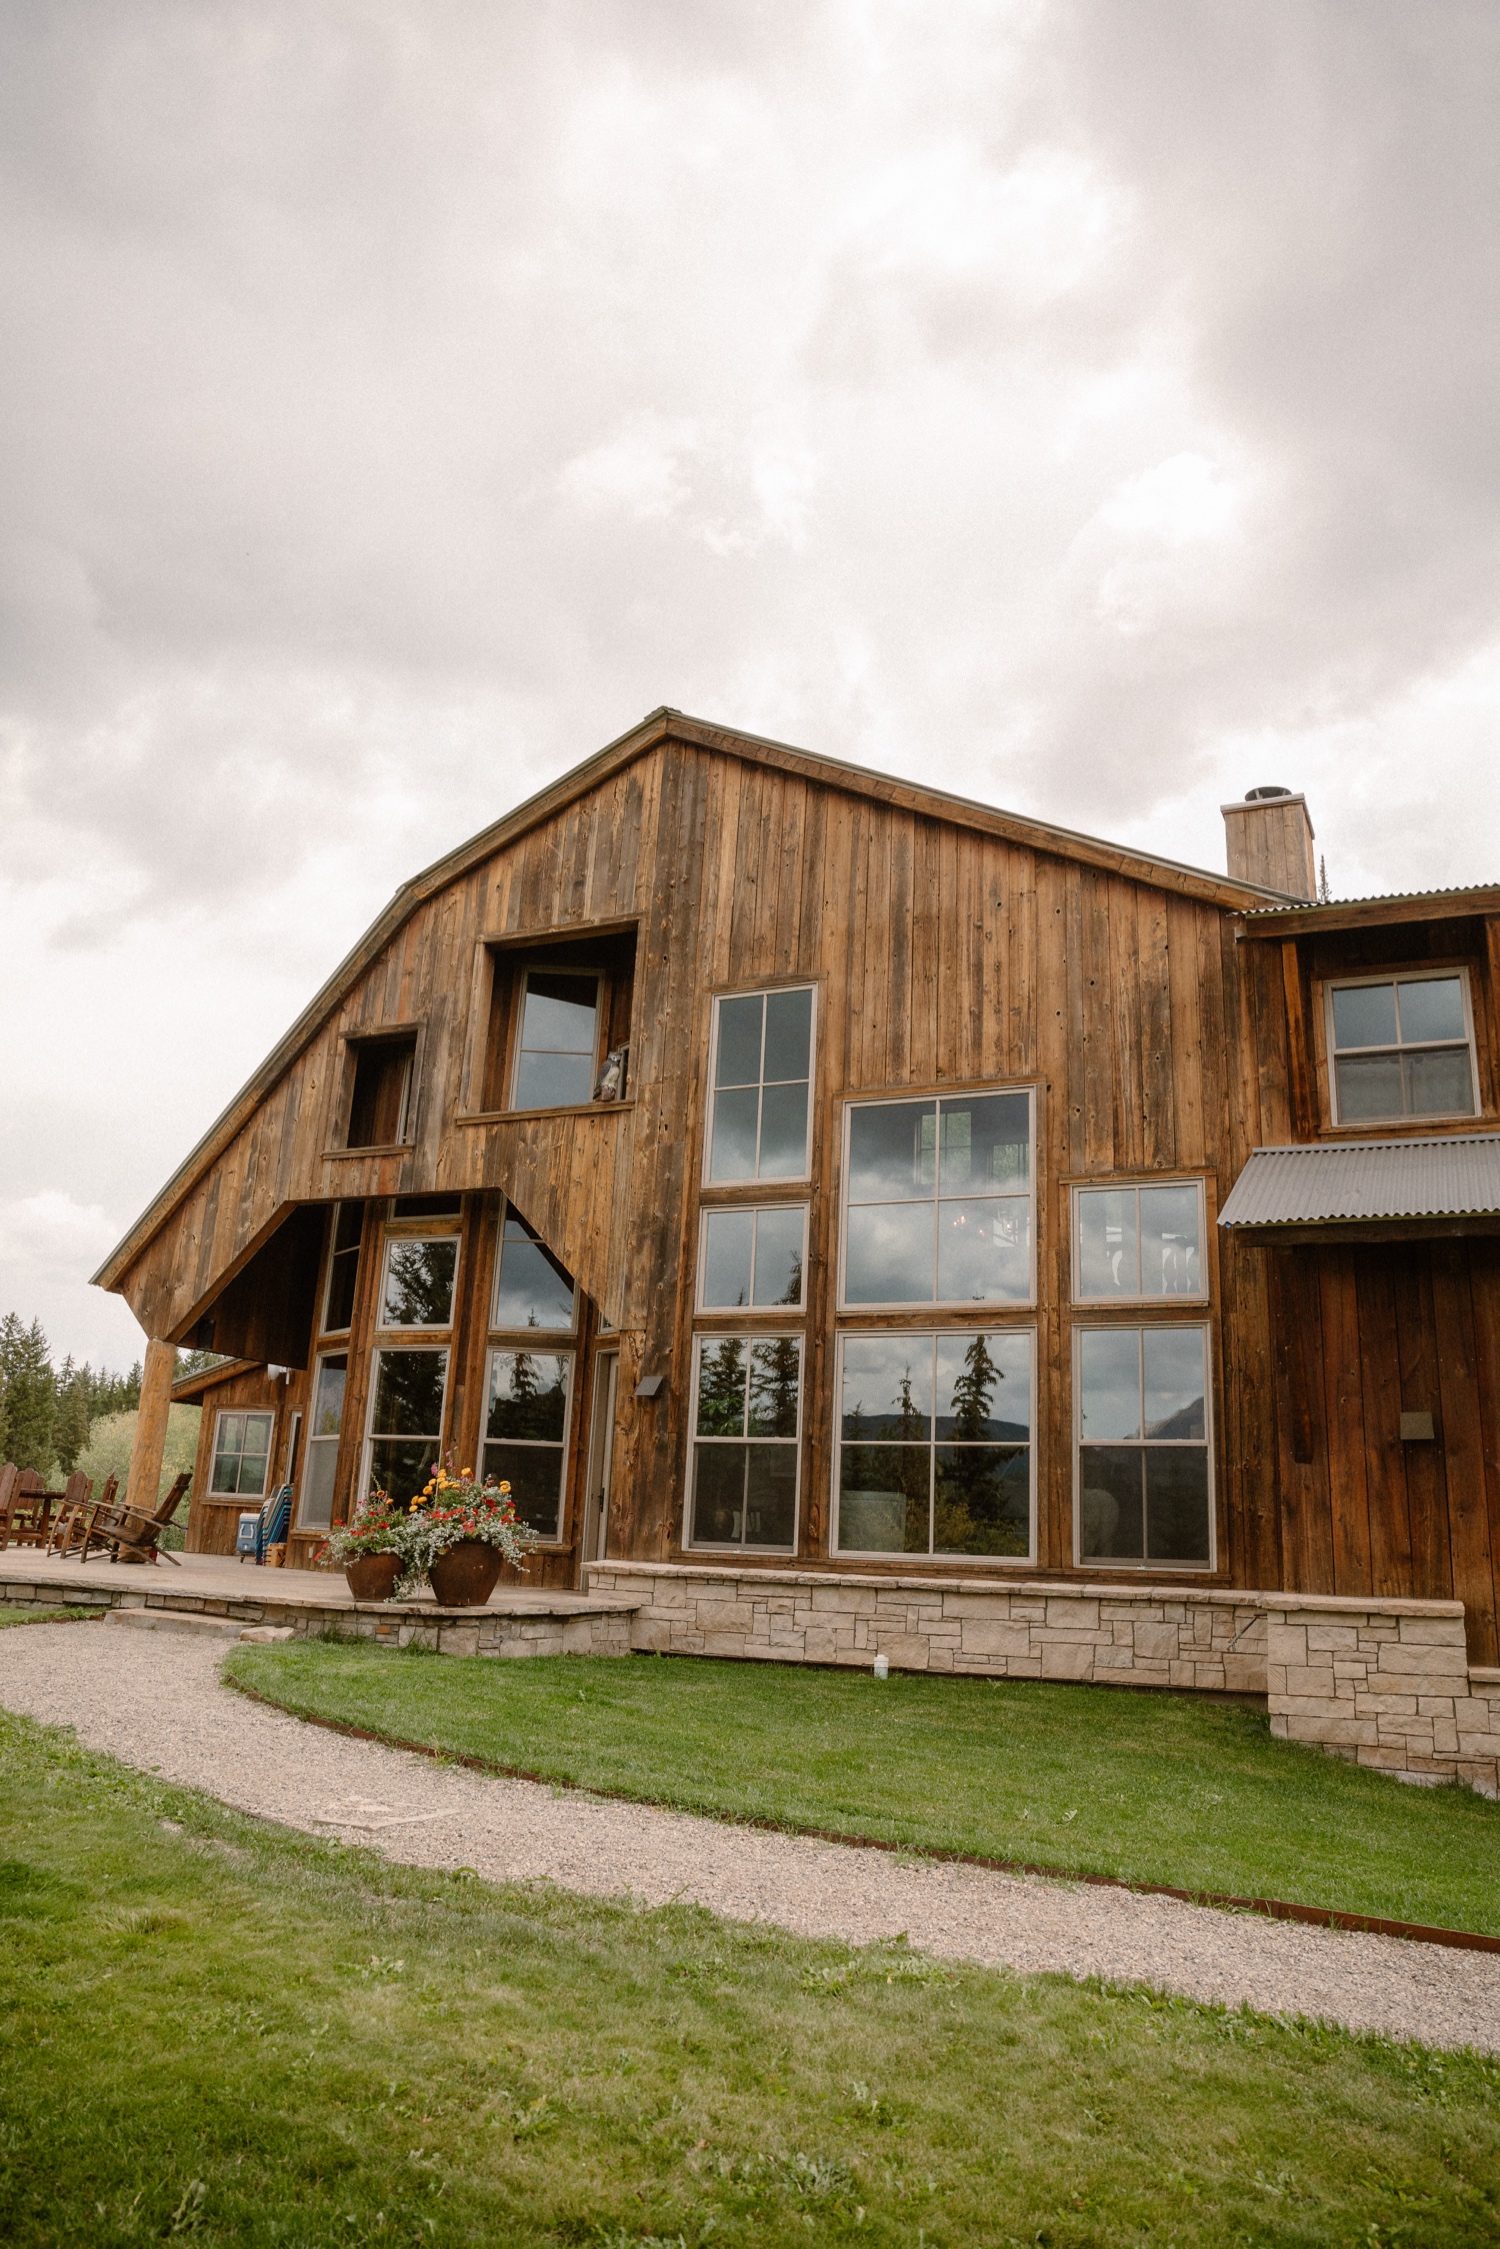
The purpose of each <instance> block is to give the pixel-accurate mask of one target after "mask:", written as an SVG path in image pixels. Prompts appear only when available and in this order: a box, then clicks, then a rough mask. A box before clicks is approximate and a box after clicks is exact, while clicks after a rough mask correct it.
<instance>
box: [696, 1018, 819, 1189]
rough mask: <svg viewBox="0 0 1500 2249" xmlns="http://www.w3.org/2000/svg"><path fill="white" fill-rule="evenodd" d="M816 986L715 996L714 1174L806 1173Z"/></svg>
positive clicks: (794, 1175) (711, 1164)
mask: <svg viewBox="0 0 1500 2249" xmlns="http://www.w3.org/2000/svg"><path fill="white" fill-rule="evenodd" d="M812 1014H813V996H812V987H811V985H802V986H800V987H799V988H797V989H796V990H793V991H784V992H738V993H736V994H735V995H734V997H733V998H731V999H721V1000H716V1001H715V1003H714V1072H713V1077H714V1082H713V1100H712V1116H711V1119H710V1124H709V1150H708V1176H709V1178H710V1180H711V1181H713V1182H715V1183H716V1184H718V1183H721V1182H723V1181H725V1180H734V1179H805V1178H806V1177H807V1148H808V1089H809V1086H810V1084H811V1081H812Z"/></svg>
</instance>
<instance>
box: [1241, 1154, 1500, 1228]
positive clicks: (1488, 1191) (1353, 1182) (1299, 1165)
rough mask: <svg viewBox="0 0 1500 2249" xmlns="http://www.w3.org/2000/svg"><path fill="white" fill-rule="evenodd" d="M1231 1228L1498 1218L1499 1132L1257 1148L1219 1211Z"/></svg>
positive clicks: (1413, 1224) (1486, 1223)
mask: <svg viewBox="0 0 1500 2249" xmlns="http://www.w3.org/2000/svg"><path fill="white" fill-rule="evenodd" d="M1219 1224H1220V1225H1221V1226H1223V1227H1225V1228H1227V1229H1228V1230H1229V1231H1230V1232H1231V1233H1239V1234H1256V1235H1260V1236H1262V1237H1263V1238H1265V1239H1268V1240H1269V1239H1273V1238H1275V1237H1276V1236H1278V1235H1281V1236H1282V1237H1283V1238H1285V1236H1286V1235H1289V1234H1290V1233H1292V1232H1293V1231H1295V1232H1297V1233H1299V1234H1300V1233H1305V1231H1306V1230H1307V1229H1310V1228H1315V1229H1317V1230H1318V1231H1320V1232H1323V1233H1325V1234H1326V1235H1328V1236H1335V1235H1338V1234H1340V1233H1347V1232H1349V1231H1351V1230H1353V1229H1355V1228H1359V1229H1361V1230H1363V1229H1366V1228H1370V1227H1379V1228H1382V1229H1389V1230H1390V1232H1391V1234H1393V1235H1395V1234H1406V1235H1411V1236H1421V1235H1422V1234H1424V1233H1460V1232H1468V1231H1471V1230H1472V1231H1476V1232H1480V1231H1482V1232H1489V1231H1493V1230H1495V1229H1496V1228H1497V1227H1500V1133H1494V1132H1472V1133H1460V1134H1451V1135H1445V1136H1444V1137H1443V1138H1441V1139H1438V1138H1437V1137H1436V1136H1434V1137H1432V1138H1423V1139H1420V1140H1366V1141H1362V1142H1339V1143H1337V1144H1329V1143H1328V1142H1322V1143H1318V1144H1314V1145H1310V1146H1299V1147H1294V1148H1257V1149H1256V1151H1255V1153H1254V1154H1253V1155H1252V1156H1251V1158H1250V1161H1249V1162H1248V1163H1247V1164H1246V1166H1245V1168H1244V1170H1243V1171H1242V1172H1241V1173H1240V1176H1239V1178H1238V1179H1237V1180H1236V1181H1235V1183H1234V1186H1233V1188H1232V1190H1231V1191H1230V1194H1229V1197H1228V1200H1227V1201H1226V1202H1225V1205H1224V1208H1223V1209H1222V1210H1221V1211H1220V1213H1219Z"/></svg>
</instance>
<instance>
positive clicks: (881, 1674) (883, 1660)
mask: <svg viewBox="0 0 1500 2249" xmlns="http://www.w3.org/2000/svg"><path fill="white" fill-rule="evenodd" d="M890 1675H891V1659H890V1657H889V1656H877V1657H876V1658H875V1676H876V1678H877V1679H889V1677H890Z"/></svg>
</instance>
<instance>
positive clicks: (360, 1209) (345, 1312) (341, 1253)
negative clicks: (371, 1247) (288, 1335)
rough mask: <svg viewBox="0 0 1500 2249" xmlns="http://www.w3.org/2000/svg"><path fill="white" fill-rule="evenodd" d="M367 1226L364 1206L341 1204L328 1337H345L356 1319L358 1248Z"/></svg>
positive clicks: (326, 1317)
mask: <svg viewBox="0 0 1500 2249" xmlns="http://www.w3.org/2000/svg"><path fill="white" fill-rule="evenodd" d="M364 1224H365V1206H364V1204H363V1203H340V1204H339V1205H338V1207H337V1209H336V1210H335V1211H334V1214H333V1241H332V1245H331V1247H330V1249H329V1254H328V1289H327V1293H326V1295H325V1296H324V1299H323V1333H324V1334H325V1335H343V1334H344V1333H345V1332H346V1330H347V1329H348V1326H349V1323H350V1321H351V1320H352V1319H353V1317H354V1287H355V1283H356V1282H357V1280H358V1279H359V1245H360V1240H361V1237H362V1235H363V1233H364Z"/></svg>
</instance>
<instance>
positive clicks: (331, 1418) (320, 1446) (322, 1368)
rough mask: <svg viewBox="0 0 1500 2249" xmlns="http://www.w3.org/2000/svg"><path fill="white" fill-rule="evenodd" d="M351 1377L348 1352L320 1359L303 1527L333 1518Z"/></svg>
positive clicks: (321, 1527) (315, 1527)
mask: <svg viewBox="0 0 1500 2249" xmlns="http://www.w3.org/2000/svg"><path fill="white" fill-rule="evenodd" d="M348 1378H349V1358H348V1354H347V1352H343V1351H339V1352H336V1353H334V1354H333V1355H332V1356H331V1357H329V1358H326V1359H320V1360H319V1361H318V1375H317V1381H316V1384H315V1386H314V1389H313V1403H312V1425H311V1428H310V1429H309V1431H308V1438H307V1468H306V1470H305V1472H304V1474H303V1478H302V1506H301V1509H300V1510H299V1513H298V1518H297V1519H298V1522H299V1523H300V1525H301V1527H302V1528H303V1529H304V1530H310V1531H326V1530H327V1528H328V1526H329V1524H330V1523H331V1522H332V1521H333V1474H334V1470H335V1469H336V1468H337V1466H338V1458H339V1436H340V1433H341V1431H342V1429H343V1426H344V1389H345V1385H346V1383H347V1382H348Z"/></svg>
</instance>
